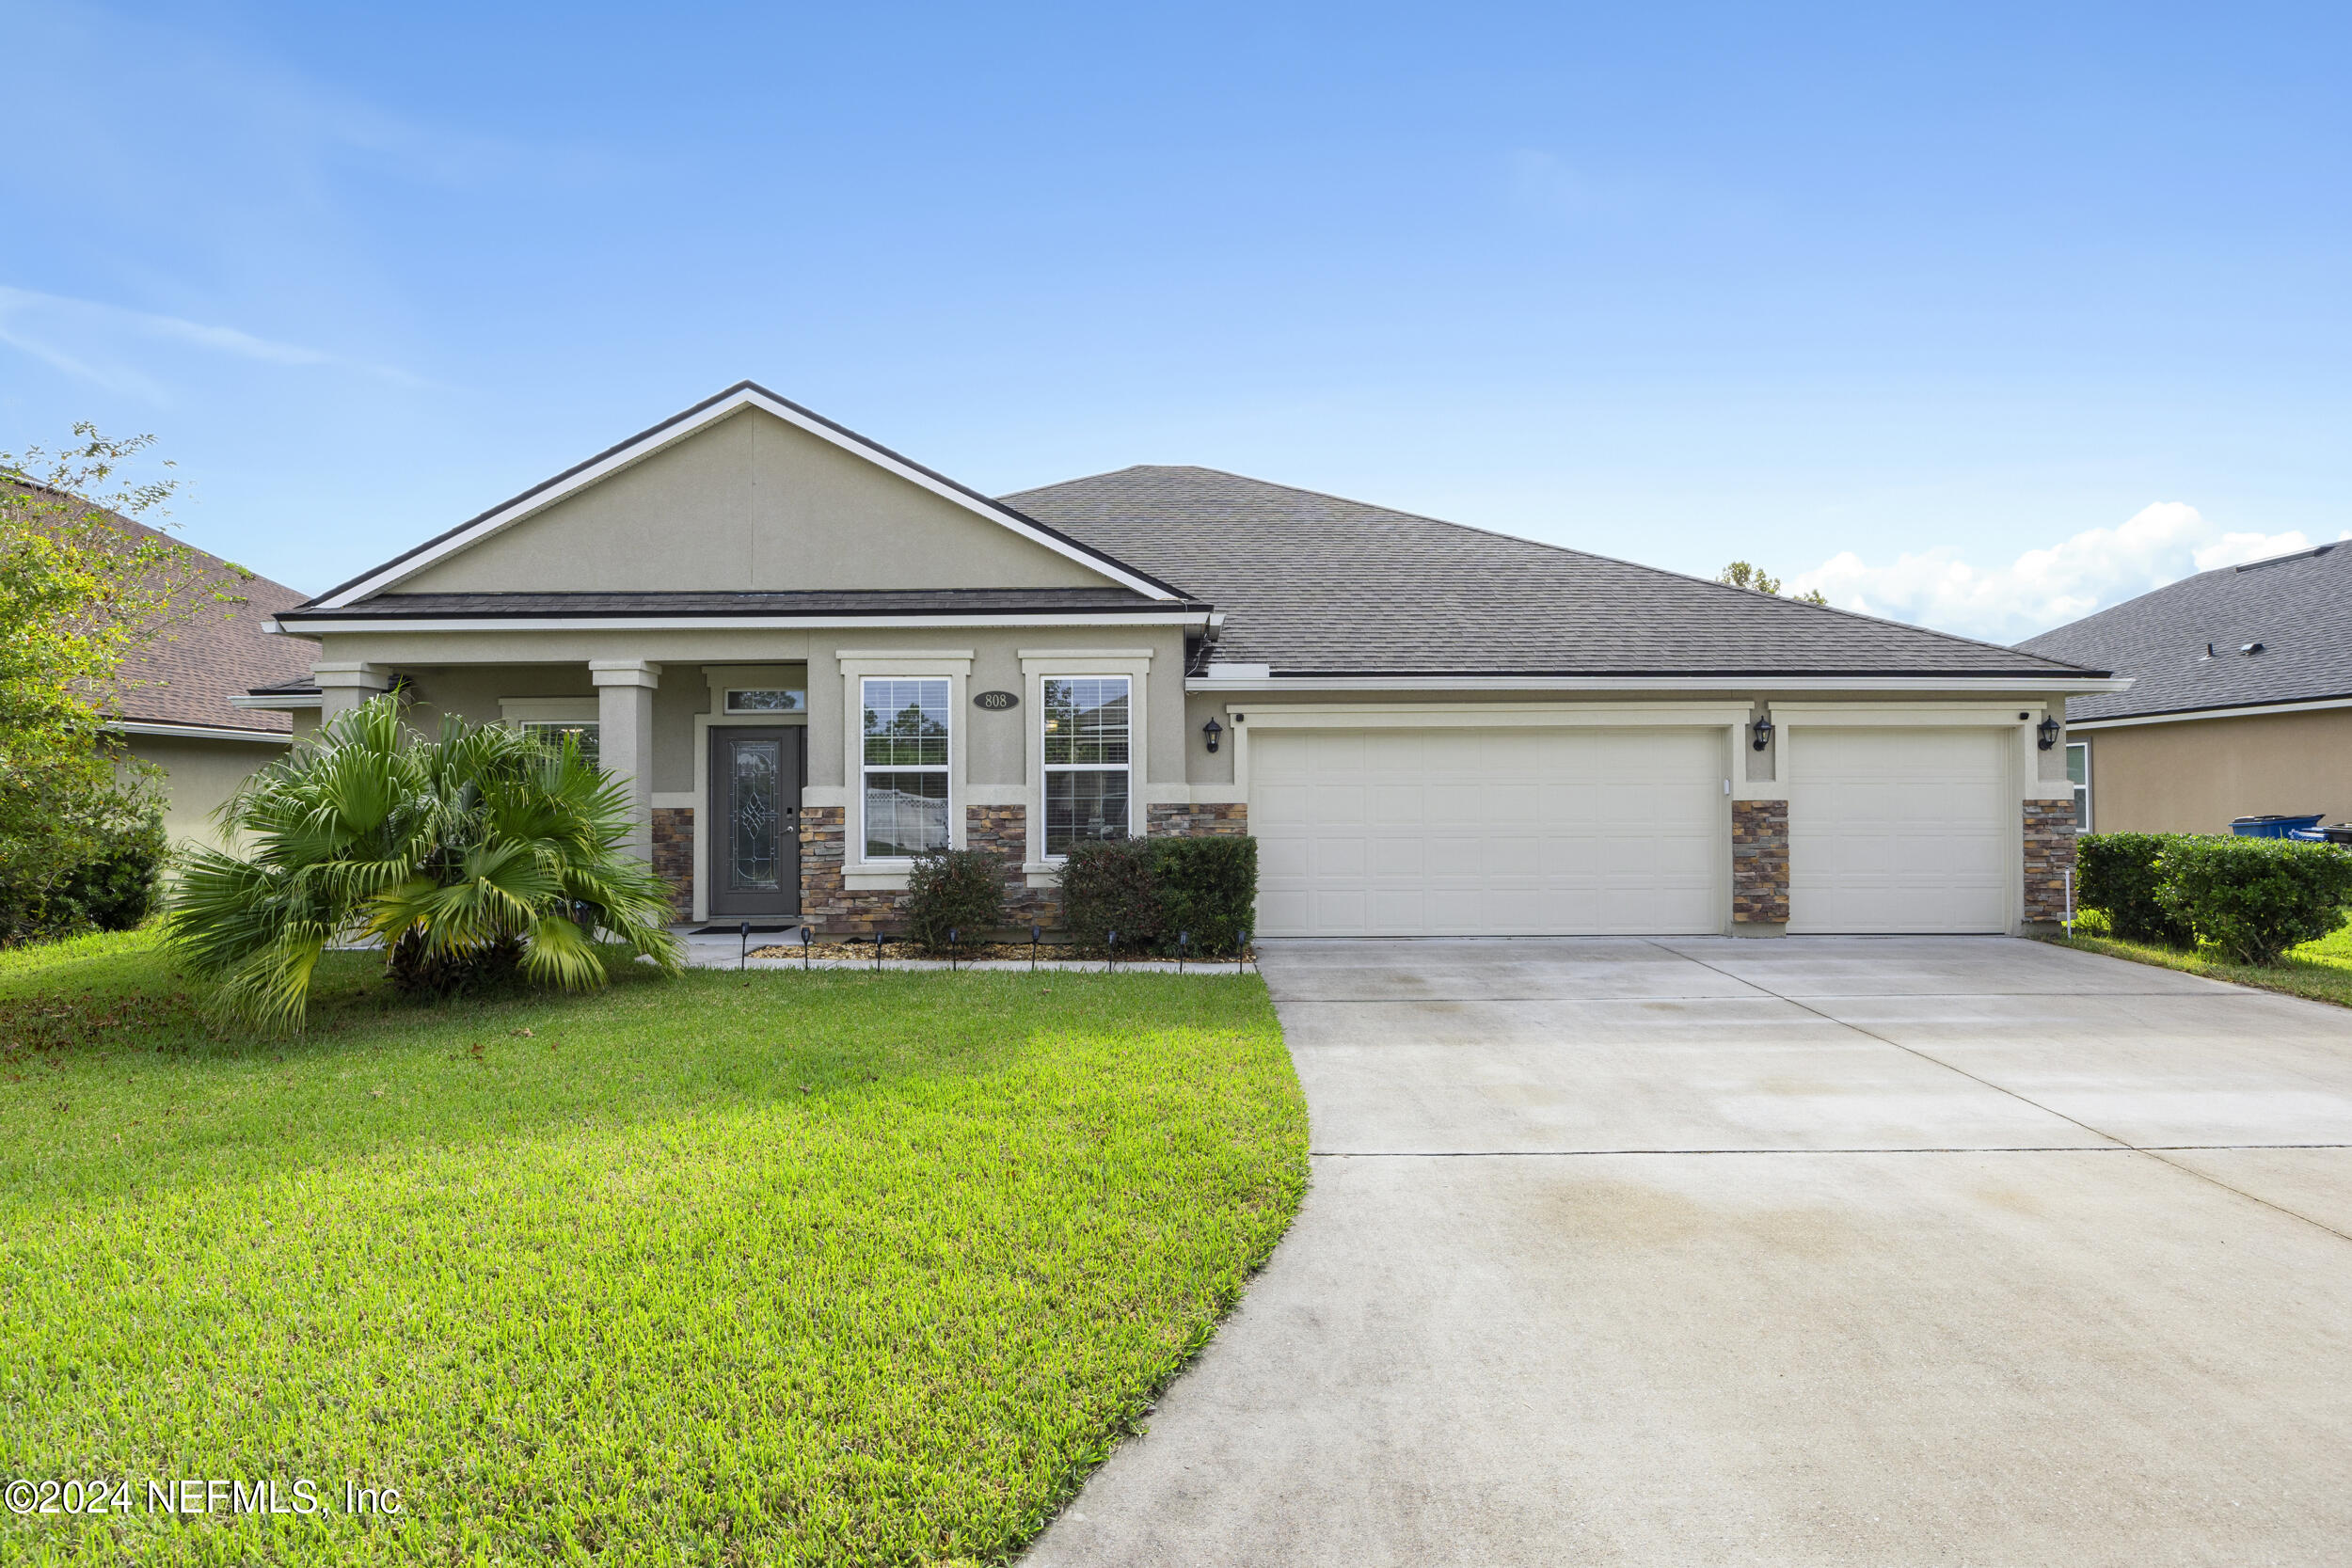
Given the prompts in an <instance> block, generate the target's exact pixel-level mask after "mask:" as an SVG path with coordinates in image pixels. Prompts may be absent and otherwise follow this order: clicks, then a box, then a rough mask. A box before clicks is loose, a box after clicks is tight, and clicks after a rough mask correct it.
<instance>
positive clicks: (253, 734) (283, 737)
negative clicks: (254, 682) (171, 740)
mask: <svg viewBox="0 0 2352 1568" xmlns="http://www.w3.org/2000/svg"><path fill="white" fill-rule="evenodd" d="M99 727H100V728H102V729H105V730H111V731H112V732H114V733H115V734H116V735H151V736H172V737H175V738H178V739H181V740H251V741H256V742H258V743H260V744H262V745H263V746H291V745H293V744H294V736H293V735H291V734H290V733H288V732H287V731H284V730H240V729H232V728H231V727H230V726H229V725H227V724H148V723H142V722H141V721H138V720H136V719H109V720H107V721H105V722H104V723H103V724H102V725H100V726H99Z"/></svg>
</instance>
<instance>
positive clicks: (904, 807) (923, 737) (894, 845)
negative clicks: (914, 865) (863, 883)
mask: <svg viewBox="0 0 2352 1568" xmlns="http://www.w3.org/2000/svg"><path fill="white" fill-rule="evenodd" d="M858 693H859V705H860V707H861V708H862V709H863V711H864V717H863V720H862V722H861V726H860V731H861V737H862V748H863V755H862V758H861V762H860V768H861V773H862V777H861V780H860V784H861V788H860V789H859V792H858V793H859V799H860V802H861V808H860V809H861V815H862V816H863V819H864V820H863V825H862V832H863V833H864V838H863V840H862V842H863V843H864V844H865V846H866V848H865V855H864V858H865V859H866V860H868V861H893V860H905V859H907V858H908V857H910V856H912V855H914V854H917V853H920V852H921V851H923V850H926V849H945V848H946V847H947V844H948V815H947V812H948V789H947V782H948V773H947V769H948V748H949V746H950V744H951V742H952V739H953V737H952V736H951V735H950V733H949V732H950V712H951V701H950V683H949V681H948V679H947V677H946V676H945V675H937V676H933V675H914V676H902V675H867V676H866V677H865V678H864V679H862V680H860V681H859V682H858Z"/></svg>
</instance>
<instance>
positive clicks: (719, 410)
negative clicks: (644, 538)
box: [325, 388, 1176, 610]
mask: <svg viewBox="0 0 2352 1568" xmlns="http://www.w3.org/2000/svg"><path fill="white" fill-rule="evenodd" d="M746 408H756V409H759V410H760V411H761V412H763V413H768V414H772V415H774V416H775V417H776V418H777V419H779V420H784V421H785V422H786V423H787V424H789V425H791V426H793V427H795V428H796V429H799V430H803V431H806V432H807V433H808V434H809V435H811V436H817V437H818V439H820V440H824V441H829V442H831V443H832V444H833V445H834V446H836V447H839V448H840V449H841V450H842V451H847V452H850V453H851V454H853V455H855V456H858V457H862V458H864V459H866V462H868V463H871V464H873V465H874V467H878V468H881V469H882V470H884V471H885V472H888V473H893V474H896V475H898V477H899V478H900V479H903V480H905V481H907V482H908V483H911V484H915V485H919V486H920V487H922V488H923V489H925V490H928V491H930V493H931V494H932V495H934V496H937V497H939V498H940V499H943V500H947V501H952V502H954V503H955V504H956V505H958V506H960V507H962V508H963V509H964V510H965V511H966V512H969V513H972V514H973V515H976V516H979V517H984V518H986V519H987V520H988V521H990V522H992V523H994V524H995V525H997V526H998V527H999V528H1003V529H1008V530H1010V531H1012V532H1014V533H1017V534H1019V535H1021V537H1023V538H1024V539H1026V540H1028V541H1029V542H1030V543H1031V544H1034V545H1042V546H1045V547H1046V548H1047V549H1049V550H1052V551H1053V552H1054V553H1055V554H1056V555H1058V556H1062V557H1064V558H1066V559H1068V560H1071V561H1074V562H1078V563H1079V564H1080V565H1082V566H1084V567H1086V568H1087V569H1088V570H1089V571H1093V572H1099V573H1100V574H1102V575H1103V576H1104V577H1106V578H1110V579H1112V580H1113V581H1114V582H1118V583H1120V584H1122V585H1123V586H1125V587H1128V588H1132V589H1134V590H1135V591H1136V593H1138V594H1143V595H1145V596H1146V597H1147V598H1153V599H1160V600H1164V601H1172V600H1174V598H1175V597H1176V595H1175V594H1170V593H1169V592H1168V590H1167V589H1165V588H1162V587H1160V586H1159V585H1158V584H1157V583H1154V582H1151V581H1149V580H1147V579H1145V578H1139V577H1137V576H1136V575H1135V574H1134V573H1132V572H1129V571H1126V570H1124V569H1122V568H1120V567H1119V566H1116V565H1113V564H1112V563H1111V562H1107V561H1104V560H1103V559H1101V558H1100V557H1097V556H1092V555H1089V554H1088V553H1086V552H1085V551H1084V550H1081V549H1078V548H1076V547H1075V546H1072V545H1071V544H1069V543H1068V542H1067V541H1065V540H1061V539H1057V538H1055V537H1054V536H1053V535H1052V534H1049V533H1046V532H1044V531H1041V530H1040V529H1039V528H1037V527H1036V525H1034V524H1032V523H1029V522H1027V521H1026V520H1025V519H1023V518H1022V517H1020V516H1019V515H1015V514H1014V513H1011V512H1009V511H1007V510H1006V509H1004V508H1003V507H1000V506H997V505H996V504H994V503H993V502H991V501H984V500H981V499H979V498H977V497H975V496H969V495H966V494H965V493H964V492H962V491H961V490H959V489H957V488H956V487H955V486H954V485H952V484H947V483H943V482H941V481H940V480H938V479H935V478H933V477H932V476H931V475H930V474H927V473H925V472H923V471H922V470H921V469H920V468H916V467H913V466H911V465H909V464H907V463H905V462H903V461H901V460H900V459H898V458H896V457H893V456H891V455H890V453H888V452H886V451H882V449H881V448H880V447H877V446H874V445H871V444H870V443H868V442H866V441H864V440H861V439H859V438H858V437H856V436H851V435H850V433H849V432H847V431H843V430H836V429H834V427H833V426H831V425H829V424H826V423H825V422H824V421H822V420H815V419H811V418H810V417H809V416H808V415H806V414H803V412H801V410H799V409H797V408H795V407H793V406H792V405H791V404H787V403H784V402H781V401H779V400H778V399H775V398H772V397H769V396H767V395H766V394H764V393H762V392H759V391H757V390H755V389H752V388H745V389H743V390H741V391H739V392H737V393H735V394H734V395H733V396H732V397H724V398H721V399H720V400H719V401H718V402H716V403H714V404H710V405H709V406H708V407H707V408H704V409H702V410H701V411H699V412H697V413H694V414H691V415H689V416H687V417H686V418H684V419H681V420H677V421H676V422H675V423H674V424H667V425H662V426H660V427H659V428H657V429H655V430H653V431H651V432H648V433H647V434H646V435H644V436H640V437H639V438H638V439H636V440H634V441H631V442H630V443H629V444H628V445H627V446H625V447H623V448H621V449H620V450H619V451H615V452H612V453H611V454H610V455H608V456H606V457H604V458H603V459H602V460H600V461H598V462H596V463H593V464H591V465H589V466H588V467H585V468H582V469H581V470H580V472H578V473H576V474H574V475H572V476H571V477H570V478H569V479H567V480H564V482H563V483H560V484H554V485H550V486H549V487H548V488H547V489H545V490H540V491H536V492H534V493H533V494H532V495H530V496H527V497H525V498H524V499H520V500H517V501H515V502H513V503H511V504H509V505H507V506H503V507H501V508H500V509H499V510H498V511H496V512H493V513H491V514H490V515H488V516H485V517H484V518H482V519H481V520H480V521H479V522H476V523H474V524H473V525H472V526H470V527H469V528H467V529H465V530H463V531H460V532H457V533H453V534H452V535H451V536H450V537H448V538H447V539H444V540H442V541H441V542H440V543H439V544H437V545H435V546H432V547H431V548H429V549H425V550H421V551H419V552H418V553H417V554H415V555H412V556H409V557H407V558H405V560H402V561H400V562H396V563H394V564H392V565H389V566H387V567H385V568H384V569H383V570H381V571H379V572H377V573H375V574H374V575H373V576H372V577H368V578H362V579H361V580H359V581H358V582H357V583H354V584H353V585H352V586H351V587H349V588H346V589H344V590H343V591H342V593H340V594H336V595H335V596H334V597H333V598H331V599H328V600H326V601H325V603H326V608H327V609H330V610H335V609H341V608H342V606H344V605H348V604H353V603H356V602H357V601H358V600H360V599H364V598H366V597H367V596H368V595H369V594H380V593H382V592H383V591H384V590H385V589H387V588H389V587H391V586H392V585H393V584H394V583H397V582H401V581H403V580H405V579H406V578H412V577H415V576H416V575H417V574H418V573H419V572H421V571H423V570H424V569H425V568H426V567H428V566H431V565H434V564H436V563H437V562H441V561H444V560H447V559H448V558H449V557H450V556H453V555H454V554H456V553H457V552H458V551H459V550H462V549H465V548H467V547H468V546H472V545H477V544H479V543H481V542H482V541H483V540H485V539H487V538H488V537H490V535H492V534H494V533H499V532H501V531H504V530H506V529H509V528H512V527H514V526H515V525H516V523H519V522H521V521H522V520H523V519H524V518H526V517H529V516H532V515H534V514H536V513H540V512H544V511H546V510H547V509H548V507H550V506H553V505H554V504H555V503H556V502H558V501H560V500H563V499H566V498H567V497H570V496H573V495H576V494H578V493H579V492H580V491H581V490H584V489H586V488H587V487H588V486H589V485H591V484H594V483H596V482H597V481H599V480H602V479H606V478H609V477H610V476H612V475H613V474H616V473H618V472H620V470H622V469H623V468H626V467H629V466H630V465H632V464H636V463H642V462H643V461H644V460H645V459H646V458H648V457H650V456H652V455H653V454H654V453H655V452H658V451H661V450H662V449H663V448H664V447H668V446H673V445H675V443H677V442H679V441H682V440H684V439H686V438H687V437H688V436H692V435H694V434H696V433H697V432H699V431H703V430H707V429H708V428H709V427H710V426H712V425H714V424H717V423H718V422H719V421H720V420H723V419H727V418H729V417H730V416H732V415H735V414H739V413H740V412H742V411H743V410H744V409H746Z"/></svg>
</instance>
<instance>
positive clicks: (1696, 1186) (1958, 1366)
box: [1029, 938, 2352, 1568]
mask: <svg viewBox="0 0 2352 1568" xmlns="http://www.w3.org/2000/svg"><path fill="white" fill-rule="evenodd" d="M1264 965H1265V970H1266V974H1267V979H1268V982H1269V983H1270V984H1271V986H1272V987H1273V990H1274V994H1275V996H1276V999H1277V1002H1278V1005H1279V1010H1280V1014H1281V1018H1282V1023H1283V1027H1284V1029H1285V1031H1286V1033H1287V1036H1288V1037H1289V1040H1290V1044H1291V1050H1292V1053H1293V1054H1294V1056H1295V1059H1296V1061H1297V1064H1298V1070H1299V1076H1300V1078H1301V1080H1302V1081H1303V1082H1304V1084H1305V1085H1306V1089H1307V1096H1308V1101H1309V1104H1310V1107H1311V1114H1312V1128H1313V1131H1312V1143H1313V1148H1314V1151H1315V1152H1314V1163H1313V1184H1312V1187H1311V1192H1310V1195H1309V1197H1308V1199H1307V1204H1306V1207H1305V1209H1304V1211H1303V1212H1301V1214H1300V1216H1299V1218H1298V1222H1297V1224H1296V1226H1295V1228H1294V1229H1293V1231H1292V1233H1291V1235H1290V1237H1289V1238H1288V1239H1287V1240H1286V1241H1285V1242H1284V1243H1283V1244H1282V1246H1281V1248H1280V1250H1279V1252H1278V1254H1277V1255H1276V1257H1275V1259H1274V1261H1273V1263H1272V1264H1271V1265H1270V1266H1269V1267H1268V1268H1267V1270H1266V1272H1265V1273H1264V1275H1263V1276H1262V1277H1261V1278H1260V1279H1259V1280H1258V1281H1257V1282H1256V1284H1255V1285H1254V1286H1253V1287H1252V1289H1251V1291H1250V1292H1249V1294H1248V1297H1247V1298H1246V1300H1245V1301H1244V1303H1243V1305H1242V1307H1240V1309H1239V1310H1238V1311H1237V1312H1236V1313H1235V1314H1234V1316H1233V1318H1232V1321H1231V1322H1229V1323H1227V1324H1226V1326H1225V1327H1224V1329H1223V1331H1222V1332H1221V1333H1220V1334H1219V1335H1218V1337H1217V1338H1216V1341H1215V1342H1214V1343H1213V1344H1212V1345H1211V1346H1210V1348H1209V1350H1208V1351H1207V1352H1206V1353H1205V1354H1204V1355H1203V1356H1202V1358H1201V1360H1200V1363H1199V1364H1198V1365H1197V1367H1196V1368H1195V1369H1194V1370H1191V1371H1190V1372H1188V1373H1187V1374H1186V1375H1185V1376H1184V1378H1182V1379H1181V1380H1179V1382H1178V1383H1177V1385H1176V1386H1174V1387H1173V1388H1171V1389H1170V1390H1169V1391H1168V1395H1167V1397H1166V1398H1165V1400H1164V1401H1163V1402H1162V1403H1161V1405H1160V1408H1159V1411H1158V1413H1157V1415H1156V1416H1155V1417H1154V1418H1153V1419H1152V1424H1151V1432H1150V1433H1149V1434H1148V1435H1146V1436H1144V1437H1142V1438H1140V1439H1137V1440H1136V1441H1133V1442H1130V1443H1129V1444H1127V1445H1126V1446H1125V1447H1123V1448H1122V1449H1120V1451H1119V1452H1118V1453H1117V1454H1116V1455H1115V1456H1114V1457H1113V1458H1112V1460H1111V1462H1110V1463H1109V1464H1108V1465H1106V1466H1104V1469H1103V1470H1102V1471H1101V1473H1100V1474H1098V1475H1097V1476H1096V1477H1095V1479H1094V1480H1093V1481H1092V1482H1091V1483H1090V1484H1089V1486H1088V1487H1087V1489H1086V1490H1085V1492H1084V1493H1083V1494H1082V1495H1081V1497H1079V1498H1078V1499H1077V1501H1076V1502H1075V1503H1074V1504H1073V1506H1072V1507H1071V1508H1070V1510H1068V1511H1067V1512H1066V1513H1064V1515H1063V1516H1062V1518H1061V1519H1060V1520H1059V1521H1057V1523H1056V1524H1055V1525H1054V1527H1053V1528H1051V1529H1050V1530H1049V1531H1048V1532H1047V1534H1046V1535H1045V1536H1044V1538H1043V1539H1042V1541H1041V1543H1040V1544H1039V1545H1038V1546H1037V1548H1036V1549H1035V1551H1034V1552H1033V1553H1032V1555H1031V1557H1030V1559H1029V1561H1030V1562H1031V1563H1033V1564H1037V1565H1040V1568H1046V1565H1062V1564H1088V1565H1096V1564H1141V1563H1167V1564H1184V1565H1188V1568H1189V1565H1198V1564H1208V1565H1229V1568H1240V1565H1246V1564H1283V1565H1288V1568H1309V1565H1314V1564H1333V1565H1339V1564H1346V1565H1349V1568H1376V1565H1381V1564H1400V1565H1403V1564H1411V1565H1415V1568H1424V1565H1436V1564H1459V1565H1462V1568H1491V1565H1504V1564H1520V1563H1525V1564H1543V1565H1546V1568H1551V1565H1557V1564H1566V1563H1658V1564H1686V1563H1873V1564H1880V1563H1885V1564H1895V1563H1899V1564H1925V1563H1952V1564H1961V1563H1970V1564H1990V1565H1999V1568H2011V1565H2024V1564H2040V1563H2051V1564H2065V1565H2067V1568H2084V1565H2088V1564H2096V1563H2123V1562H2134V1563H2140V1562H2158V1563H2191V1562H2198V1563H2202V1562H2213V1563H2224V1562H2227V1563H2254V1562H2280V1563H2316V1562H2323V1561H2343V1560H2346V1559H2347V1558H2352V1485H2347V1479H2348V1478H2352V1012H2346V1011H2344V1010H2342V1009H2338V1008H2333V1007H2328V1006H2322V1005H2319V1004H2315V1003H2305V1002H2297V1001H2295V1000H2292V999H2289V998H2283V997H2278V996H2272V995H2267V994H2265V993H2260V992H2253V991H2246V990H2237V989H2234V988H2232V987H2227V986H2222V985H2218V984H2216V983H2214V982H2210V981H2205V980H2201V979H2197V978H2195V977H2193V976H2188V975H2182V974H2172V973H2170V972H2168V971H2163V970H2157V969H2151V968H2146V967H2142V966H2139V965H2135V964H2127V963H2123V962H2121V961H2117V960H2113V959H2106V958H2096V957H2092V956H2090V955H2087V954H2079V953H2074V952H2070V951H2067V950H2064V949H2059V948H2053V947H2047V946H2043V945H2040V944H2037V943H2031V942H2011V941H2007V940H2003V939H1993V938H1980V939H1914V938H1901V939H1825V938H1817V939H1811V940H1806V939H1790V940H1787V941H1781V942H1735V941H1728V940H1676V941H1658V942H1645V941H1634V940H1605V941H1604V940H1595V941H1584V942H1548V941H1544V942H1539V941H1520V942H1418V943H1371V942H1360V943H1359V942H1317V943H1306V942H1298V943H1289V944H1279V945H1278V944H1274V943H1269V944H1268V946H1267V956H1266V958H1265V960H1264Z"/></svg>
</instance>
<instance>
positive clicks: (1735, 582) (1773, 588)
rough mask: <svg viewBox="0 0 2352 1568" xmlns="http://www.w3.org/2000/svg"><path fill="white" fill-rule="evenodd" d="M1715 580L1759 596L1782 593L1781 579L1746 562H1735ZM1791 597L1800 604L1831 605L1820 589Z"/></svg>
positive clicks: (1725, 568)
mask: <svg viewBox="0 0 2352 1568" xmlns="http://www.w3.org/2000/svg"><path fill="white" fill-rule="evenodd" d="M1715 580H1716V581H1717V582H1725V583H1729V584H1730V585H1731V586H1732V587H1734V588H1745V589H1748V590H1750V591H1752V592H1754V593H1757V594H1778V593H1779V592H1780V578H1776V577H1774V576H1772V574H1771V573H1770V572H1767V571H1765V570H1764V569H1763V568H1762V567H1760V566H1751V565H1749V564H1748V563H1747V562H1744V561H1735V562H1732V563H1731V564H1730V565H1728V566H1726V567H1724V569H1723V570H1722V571H1720V572H1718V573H1716V574H1715ZM1789 596H1790V597H1791V598H1794V599H1795V600H1796V601H1797V602H1798V603H1799V604H1819V605H1825V604H1827V603H1829V595H1827V594H1823V593H1822V592H1821V591H1820V589H1818V588H1811V589H1807V590H1806V591H1805V592H1804V593H1802V594H1791V595H1789Z"/></svg>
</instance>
